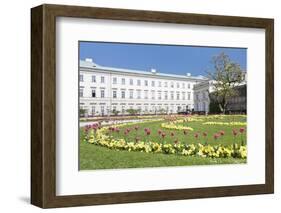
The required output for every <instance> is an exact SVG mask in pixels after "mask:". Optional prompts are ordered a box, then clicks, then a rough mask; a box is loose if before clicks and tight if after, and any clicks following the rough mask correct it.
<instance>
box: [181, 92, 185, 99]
mask: <svg viewBox="0 0 281 213" xmlns="http://www.w3.org/2000/svg"><path fill="white" fill-rule="evenodd" d="M182 100H185V92H183V93H182Z"/></svg>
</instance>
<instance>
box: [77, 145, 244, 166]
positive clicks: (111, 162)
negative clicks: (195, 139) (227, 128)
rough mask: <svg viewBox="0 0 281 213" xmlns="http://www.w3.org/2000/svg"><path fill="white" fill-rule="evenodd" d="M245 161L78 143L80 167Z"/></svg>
mask: <svg viewBox="0 0 281 213" xmlns="http://www.w3.org/2000/svg"><path fill="white" fill-rule="evenodd" d="M230 163H231V164H234V163H246V160H245V159H234V158H214V159H211V158H201V157H193V156H190V157H187V156H179V155H167V154H152V153H143V152H128V151H116V150H111V149H108V148H105V147H100V146H97V145H93V144H89V143H81V144H80V169H81V170H92V169H119V168H144V167H167V166H188V165H207V164H230Z"/></svg>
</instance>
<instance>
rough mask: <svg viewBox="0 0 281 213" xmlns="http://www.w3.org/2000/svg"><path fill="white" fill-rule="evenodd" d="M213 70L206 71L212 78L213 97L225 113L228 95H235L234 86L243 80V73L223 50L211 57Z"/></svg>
mask: <svg viewBox="0 0 281 213" xmlns="http://www.w3.org/2000/svg"><path fill="white" fill-rule="evenodd" d="M212 63H213V65H214V71H213V72H208V76H209V78H210V79H212V80H213V87H214V92H213V97H214V96H215V97H216V99H217V100H216V101H217V102H218V104H219V108H220V110H221V112H222V113H223V114H225V111H226V108H227V104H228V99H229V97H232V96H235V95H237V91H236V90H235V87H236V86H238V85H239V84H240V83H241V82H242V81H243V80H244V74H243V72H242V70H241V68H240V65H239V64H238V63H235V62H233V61H231V59H230V58H229V56H228V55H226V54H225V53H224V52H222V53H220V54H219V55H217V56H214V57H213V58H212Z"/></svg>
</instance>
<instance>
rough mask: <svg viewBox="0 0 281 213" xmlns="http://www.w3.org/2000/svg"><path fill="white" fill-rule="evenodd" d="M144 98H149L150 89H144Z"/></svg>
mask: <svg viewBox="0 0 281 213" xmlns="http://www.w3.org/2000/svg"><path fill="white" fill-rule="evenodd" d="M144 99H148V90H145V91H144Z"/></svg>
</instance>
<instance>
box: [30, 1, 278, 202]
mask: <svg viewBox="0 0 281 213" xmlns="http://www.w3.org/2000/svg"><path fill="white" fill-rule="evenodd" d="M57 17H73V18H90V19H91V18H95V19H110V20H126V21H144V22H158V23H177V24H194V25H209V26H229V27H247V28H260V29H265V34H266V41H265V44H266V50H265V51H266V53H265V55H266V58H265V61H266V121H265V123H266V137H265V141H266V149H265V156H266V160H265V162H266V163H265V164H266V168H265V174H266V177H265V184H258V185H241V186H221V187H208V188H192V189H171V190H157V191H134V192H122V193H103V194H87V195H83V194H81V195H69V196H57V195H56V40H55V38H56V18H57ZM273 30H274V21H273V19H264V18H248V17H233V16H217V15H199V14H186V13H171V12H155V11H141V10H126V9H110V8H94V7H80V6H79V7H78V6H65V5H48V4H44V5H41V6H38V7H35V8H32V9H31V203H32V204H33V205H36V206H39V207H41V208H53V207H67V206H84V205H100V204H115V203H133V202H148V201H164V200H179V199H191V198H209V197H222V196H237V195H253V194H268V193H273V191H274V110H273V109H274V31H273Z"/></svg>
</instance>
